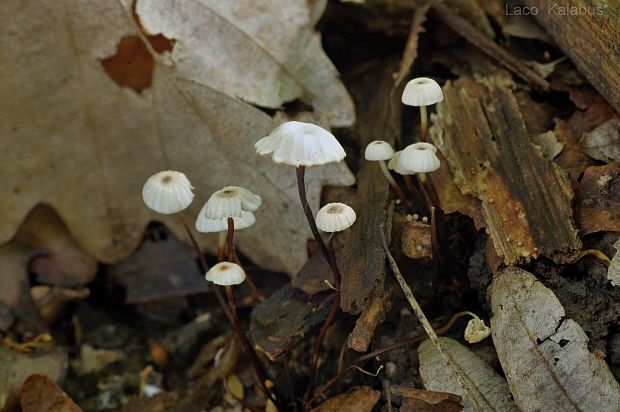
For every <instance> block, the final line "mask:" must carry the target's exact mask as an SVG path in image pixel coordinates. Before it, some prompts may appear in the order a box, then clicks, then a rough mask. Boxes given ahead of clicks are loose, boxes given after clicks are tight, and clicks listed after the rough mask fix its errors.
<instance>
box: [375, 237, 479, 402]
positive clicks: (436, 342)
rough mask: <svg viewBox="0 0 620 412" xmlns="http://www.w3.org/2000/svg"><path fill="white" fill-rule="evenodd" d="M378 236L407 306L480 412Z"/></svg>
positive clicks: (385, 243)
mask: <svg viewBox="0 0 620 412" xmlns="http://www.w3.org/2000/svg"><path fill="white" fill-rule="evenodd" d="M380 235H381V244H382V245H383V249H384V250H385V253H386V255H387V258H388V261H389V262H390V267H391V268H392V271H393V272H394V276H395V277H396V280H397V281H398V284H399V285H400V287H401V289H402V290H403V293H404V294H405V297H406V298H407V301H408V302H409V305H411V308H412V309H413V312H414V313H415V314H416V316H417V318H418V319H419V320H420V323H421V324H422V327H423V328H424V330H425V331H426V334H427V335H428V337H429V338H430V340H431V342H432V343H433V345H434V346H435V348H436V349H437V351H438V352H439V354H440V355H441V357H442V359H443V360H444V362H445V363H446V365H447V366H448V367H449V368H450V370H451V371H452V374H453V375H454V378H455V379H456V381H457V382H458V384H459V385H460V386H461V388H462V389H463V393H464V395H465V398H466V399H467V401H468V402H469V404H470V405H471V407H472V408H473V409H474V410H475V411H482V410H483V409H482V406H481V405H480V404H479V403H478V400H477V399H476V398H475V397H474V396H473V395H472V394H471V391H470V385H467V383H466V381H465V378H464V377H463V376H462V374H461V370H460V368H459V366H458V365H456V364H455V363H454V361H453V360H452V357H451V356H450V354H449V353H448V352H446V350H445V349H444V348H443V346H442V345H441V342H440V341H439V337H438V336H437V334H436V333H435V330H434V329H433V327H432V326H431V324H430V322H429V321H428V319H427V318H426V315H425V314H424V312H423V311H422V308H421V307H420V304H419V303H418V301H417V300H416V298H415V297H414V296H413V292H412V291H411V288H410V287H409V285H407V282H405V279H404V278H403V275H402V274H401V273H400V269H399V268H398V265H397V264H396V260H394V257H393V256H392V254H391V253H390V249H389V247H388V244H387V242H386V240H385V234H384V233H383V228H382V229H381V233H380Z"/></svg>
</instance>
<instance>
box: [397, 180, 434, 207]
mask: <svg viewBox="0 0 620 412" xmlns="http://www.w3.org/2000/svg"><path fill="white" fill-rule="evenodd" d="M403 179H404V180H405V185H406V186H407V189H409V192H411V194H412V195H413V197H414V198H415V200H416V202H418V204H419V205H420V207H422V209H423V210H424V213H426V212H428V210H429V207H430V206H429V203H428V199H426V198H425V196H424V195H423V194H422V193H420V192H421V188H419V187H418V186H417V184H416V183H417V182H414V181H413V179H412V178H411V175H403Z"/></svg>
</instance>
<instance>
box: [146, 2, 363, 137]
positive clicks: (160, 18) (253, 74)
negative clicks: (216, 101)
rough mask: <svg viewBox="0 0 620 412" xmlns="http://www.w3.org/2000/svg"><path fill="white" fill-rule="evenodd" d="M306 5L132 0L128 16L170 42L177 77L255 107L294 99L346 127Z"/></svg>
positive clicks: (347, 103) (341, 92) (345, 108)
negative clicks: (132, 13)
mask: <svg viewBox="0 0 620 412" xmlns="http://www.w3.org/2000/svg"><path fill="white" fill-rule="evenodd" d="M309 3H310V2H307V1H305V0H293V1H291V0H268V1H261V2H256V1H254V0H237V1H221V0H183V1H181V0H173V1H166V2H161V1H159V0H139V1H138V2H137V5H136V13H137V14H138V17H139V19H140V22H141V23H142V25H143V26H144V28H145V29H146V31H147V32H149V33H150V34H163V35H164V36H165V37H166V38H169V39H174V40H175V41H176V44H175V47H174V49H173V51H172V56H171V58H172V61H173V62H174V64H175V67H176V68H177V74H178V75H179V76H181V77H183V78H185V79H188V80H192V81H195V82H197V83H200V84H202V85H205V86H207V87H211V88H213V89H215V90H218V91H221V92H223V93H225V94H227V95H229V96H233V97H236V98H239V99H241V100H244V101H247V102H249V103H253V104H256V105H258V106H263V107H270V108H278V107H280V106H281V105H282V103H285V102H287V101H291V100H294V99H296V98H301V99H303V100H304V101H306V102H308V103H309V104H311V105H312V106H314V107H315V109H317V110H318V111H320V112H323V113H327V114H328V115H329V117H330V120H331V124H332V125H333V126H350V125H351V124H352V123H353V120H354V117H355V114H354V110H353V103H352V101H351V98H350V97H349V94H348V93H347V91H346V89H345V88H344V85H343V84H342V83H340V81H339V80H338V72H337V71H336V69H335V68H334V66H333V65H332V64H331V62H330V61H329V59H328V58H327V56H326V55H325V53H324V52H323V49H322V48H321V40H320V36H319V35H318V34H317V33H316V32H315V31H314V30H313V28H312V27H313V25H314V24H315V21H313V20H314V18H315V16H313V14H312V11H313V9H312V8H311V7H309V6H308V4H309ZM317 3H322V2H317Z"/></svg>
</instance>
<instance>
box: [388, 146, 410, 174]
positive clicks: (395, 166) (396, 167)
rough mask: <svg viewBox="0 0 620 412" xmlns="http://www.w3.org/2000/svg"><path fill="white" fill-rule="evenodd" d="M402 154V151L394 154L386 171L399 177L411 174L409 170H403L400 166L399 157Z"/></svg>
mask: <svg viewBox="0 0 620 412" xmlns="http://www.w3.org/2000/svg"><path fill="white" fill-rule="evenodd" d="M402 154H403V151H402V150H399V151H398V152H395V153H394V156H392V158H391V159H390V161H389V162H388V169H390V170H393V171H395V172H396V173H398V174H399V175H412V174H413V172H412V171H411V170H408V169H405V168H404V167H402V165H401V164H400V155H402Z"/></svg>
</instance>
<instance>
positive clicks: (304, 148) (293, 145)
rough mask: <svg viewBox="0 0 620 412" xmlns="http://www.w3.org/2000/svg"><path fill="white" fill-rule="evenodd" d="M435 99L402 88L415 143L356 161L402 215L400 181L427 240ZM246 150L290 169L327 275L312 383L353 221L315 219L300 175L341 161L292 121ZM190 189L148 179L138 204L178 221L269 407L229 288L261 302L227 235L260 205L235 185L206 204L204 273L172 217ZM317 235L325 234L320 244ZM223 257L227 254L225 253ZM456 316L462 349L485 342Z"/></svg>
mask: <svg viewBox="0 0 620 412" xmlns="http://www.w3.org/2000/svg"><path fill="white" fill-rule="evenodd" d="M442 100H443V92H442V90H441V87H440V86H439V84H437V82H435V81H434V80H432V79H430V78H426V77H420V78H416V79H413V80H411V81H409V82H408V83H407V85H406V87H405V89H404V91H403V95H402V102H403V103H404V104H405V105H408V106H417V107H419V108H420V118H421V122H420V123H421V124H420V141H419V142H417V143H413V144H411V145H409V146H407V147H405V148H404V149H403V150H399V151H397V152H394V149H393V148H392V146H391V145H390V144H389V143H388V142H386V141H382V140H376V141H373V142H371V143H370V144H368V146H367V147H366V150H365V156H364V157H365V158H366V160H368V161H376V162H378V163H379V165H380V168H381V171H382V173H383V174H384V175H385V177H386V179H387V180H388V182H389V184H390V186H391V187H392V189H393V190H394V192H395V194H396V195H397V197H398V198H399V201H400V203H401V204H403V206H404V207H405V208H406V209H407V210H408V211H411V210H412V205H411V203H410V202H409V200H408V199H407V197H406V195H405V193H404V191H403V189H401V187H400V186H399V184H398V183H397V182H396V180H395V179H394V177H393V176H392V174H391V172H390V170H393V171H394V172H395V173H397V174H399V175H402V176H403V180H404V181H405V184H406V187H407V189H408V191H409V192H410V193H411V194H412V195H413V196H414V198H415V199H416V201H417V202H418V204H419V205H421V207H422V208H424V210H425V211H427V212H430V214H431V227H432V228H433V230H432V236H437V230H436V225H435V219H436V213H435V211H436V210H440V205H439V198H438V196H437V192H436V191H435V189H434V186H433V183H432V180H431V178H430V176H429V175H427V174H429V173H431V172H433V171H435V170H437V169H439V166H440V160H439V158H438V157H437V154H436V153H437V148H436V147H435V146H434V145H432V144H431V143H428V142H427V141H426V140H427V139H426V136H427V130H428V127H427V124H428V123H427V111H426V107H427V106H429V105H432V104H435V103H437V102H440V101H442ZM254 147H255V149H256V153H258V154H259V155H261V156H271V159H272V160H273V161H274V162H275V163H279V164H285V165H289V166H293V167H295V168H296V169H295V170H296V174H297V186H298V192H299V197H300V200H301V205H302V209H303V212H304V214H305V215H306V218H307V220H308V224H309V226H310V229H311V232H312V234H313V236H314V238H315V240H316V242H317V244H318V246H319V249H320V251H321V253H322V254H323V256H324V257H325V259H326V260H327V262H328V263H329V266H330V268H331V270H332V272H333V277H334V285H333V289H334V302H333V305H332V308H331V310H330V312H329V314H328V317H327V320H326V321H325V323H324V324H323V327H322V328H321V330H320V332H319V335H318V336H317V339H316V341H315V345H314V354H313V357H312V364H311V369H310V377H311V379H310V382H314V377H315V374H316V368H317V365H318V361H319V350H320V346H321V342H322V340H323V337H324V336H325V332H326V331H327V329H328V328H329V326H330V325H331V323H332V321H333V319H334V316H335V315H336V312H337V309H338V307H339V304H340V271H339V269H338V264H337V262H336V256H335V253H334V238H335V236H336V234H337V233H338V232H341V231H344V230H346V229H348V228H349V227H351V226H352V225H353V224H354V223H355V220H356V214H355V211H354V210H353V209H352V208H351V207H350V206H348V205H346V204H344V203H328V204H326V205H325V206H323V207H322V208H320V210H319V211H318V213H317V214H316V217H315V216H314V215H313V213H312V210H311V208H310V206H309V204H308V201H307V199H306V188H305V181H304V176H305V169H306V167H309V166H320V165H324V164H327V163H334V162H340V161H342V160H343V159H344V158H345V156H346V154H345V151H344V149H343V148H342V146H341V145H340V143H339V142H338V140H337V139H336V138H335V137H334V136H333V135H332V134H331V133H330V132H329V131H327V130H325V129H323V128H322V127H319V126H317V125H314V124H311V123H305V122H299V121H289V122H286V123H283V124H281V125H280V126H278V127H276V128H275V129H274V130H273V131H272V132H271V133H270V134H269V135H268V136H265V137H263V138H262V139H260V140H259V141H258V142H256V144H255V145H254ZM388 169H389V170H388ZM192 189H193V187H192V185H191V183H190V181H189V179H188V178H187V177H186V176H185V174H183V173H181V172H177V171H172V170H167V171H162V172H159V173H156V174H154V175H153V176H151V177H149V178H148V180H147V181H146V183H145V184H144V186H143V189H142V197H143V200H144V203H145V204H146V206H148V207H149V208H150V209H152V210H154V211H155V212H158V213H161V214H176V215H177V216H178V217H179V219H180V220H181V223H182V225H183V227H184V228H185V230H186V232H187V234H188V236H189V238H190V240H191V241H192V244H193V246H194V248H196V249H197V251H198V252H199V255H200V258H201V265H202V268H203V270H204V271H205V272H206V274H205V278H206V280H207V281H209V282H213V283H214V284H215V285H220V286H224V287H225V290H226V296H227V302H226V301H224V298H223V296H222V295H221V292H220V291H219V289H218V288H217V287H214V291H215V293H216V295H217V297H218V300H219V302H220V304H221V305H222V308H223V310H224V313H225V314H226V316H227V317H228V319H229V320H230V322H231V324H232V325H233V326H234V328H235V332H236V334H237V337H238V338H239V340H240V341H241V343H242V344H243V346H244V349H245V350H246V351H247V352H248V355H249V356H250V358H251V359H252V363H253V366H254V368H255V370H256V372H257V374H258V375H259V376H258V377H259V380H260V382H261V384H262V386H263V389H264V391H265V393H266V394H267V395H268V400H267V401H268V402H271V403H273V404H274V405H277V404H278V399H277V397H276V396H275V394H274V393H273V392H272V390H271V389H270V388H271V387H272V385H270V384H269V382H270V381H269V378H268V376H267V374H266V373H265V370H264V368H263V367H262V365H261V363H260V361H259V359H258V356H257V355H256V353H255V351H254V349H253V347H252V345H251V344H250V343H249V341H248V339H247V338H246V336H245V334H244V332H243V330H242V328H241V323H240V321H239V317H238V315H237V310H236V306H235V300H234V285H238V284H240V283H242V282H244V281H246V280H247V281H248V285H249V286H250V288H251V289H252V291H253V293H254V294H255V295H256V296H257V298H258V299H259V300H262V299H263V298H262V295H261V294H260V291H258V289H257V288H256V287H255V285H254V283H253V282H252V281H251V279H250V278H249V277H248V275H247V274H246V272H245V271H244V269H243V268H242V267H241V265H240V264H239V262H238V259H237V257H236V254H235V249H234V243H233V238H234V232H235V230H242V229H246V228H248V227H250V226H252V225H254V223H255V222H256V217H255V216H254V212H256V211H257V210H258V208H259V207H260V206H261V203H262V199H261V198H260V196H258V195H257V194H254V193H252V192H251V191H249V190H247V189H245V188H243V187H239V186H226V187H224V188H223V189H221V190H218V191H216V192H215V193H213V194H212V195H211V197H209V199H208V200H207V202H206V203H205V205H204V206H203V208H202V210H201V211H200V213H199V214H198V218H197V219H196V222H195V228H196V230H197V231H199V232H203V233H219V240H218V261H219V263H217V264H216V265H214V266H212V267H211V268H209V267H208V265H207V263H206V261H205V259H204V256H203V255H202V252H201V250H200V248H199V247H198V243H197V242H196V239H195V237H194V235H193V234H192V232H191V230H190V228H189V226H188V224H187V222H186V220H185V219H184V217H183V215H182V214H181V213H180V212H182V211H183V210H185V209H186V208H187V207H188V206H189V205H190V204H191V203H192V201H193V198H194V193H193V191H192ZM408 217H411V215H408ZM423 221H424V222H426V221H428V219H427V218H424V219H423ZM319 230H320V231H323V232H326V233H330V234H331V235H330V236H329V240H328V241H327V243H326V242H325V241H324V239H323V237H322V236H321V234H320V232H319ZM433 245H434V246H433V254H434V255H435V253H439V250H438V249H437V248H438V247H439V246H437V248H436V247H435V245H439V242H436V241H434V242H433ZM226 251H227V253H225V252H226ZM388 253H389V252H388ZM434 260H437V259H436V258H435V259H434ZM463 313H464V314H467V315H471V316H472V319H471V320H470V321H469V323H468V325H467V328H466V330H465V339H466V340H467V341H468V342H470V343H474V342H479V341H480V340H482V339H484V338H486V337H487V336H489V334H490V329H489V328H488V327H487V326H486V325H485V324H484V322H483V321H482V320H481V319H480V318H478V316H476V315H475V314H473V313H471V312H463ZM311 385H312V384H311ZM312 390H313V388H309V391H308V393H309V394H310V395H311V394H312Z"/></svg>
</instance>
